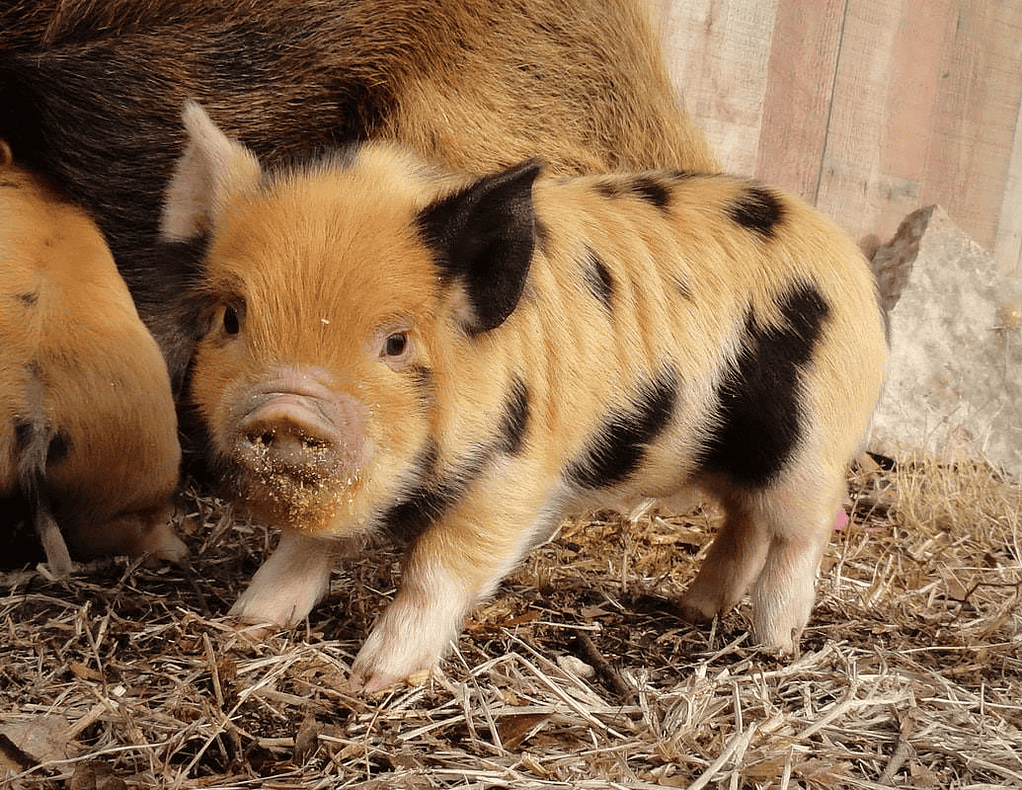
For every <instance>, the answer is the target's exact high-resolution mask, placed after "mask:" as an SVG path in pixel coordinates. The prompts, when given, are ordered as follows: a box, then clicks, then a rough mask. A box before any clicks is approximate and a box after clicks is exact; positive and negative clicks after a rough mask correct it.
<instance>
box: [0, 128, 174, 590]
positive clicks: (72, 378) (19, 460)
mask: <svg viewBox="0 0 1022 790" xmlns="http://www.w3.org/2000/svg"><path fill="white" fill-rule="evenodd" d="M180 457H181V451H180V448H179V445H178V439H177V417H176V414H175V408H174V402H173V399H172V397H171V393H170V379H169V377H168V375H167V369H166V365H165V364H164V362H163V356H162V355H161V353H160V350H159V348H158V347H157V345H156V342H155V341H154V340H153V338H152V336H151V335H150V334H149V332H148V331H147V330H146V328H145V326H144V325H143V324H142V322H141V321H140V320H139V317H138V314H137V313H136V311H135V307H134V305H133V304H132V300H131V296H130V294H129V293H128V289H127V286H125V284H124V281H123V280H122V279H121V276H120V275H119V274H118V272H117V268H116V267H115V265H114V260H113V257H111V255H110V250H109V249H108V248H107V245H106V242H105V241H104V240H103V236H102V234H101V233H100V231H99V228H97V227H96V225H95V223H94V222H93V221H92V220H91V219H90V218H89V217H88V216H87V215H86V214H85V213H84V212H83V211H81V210H80V209H78V208H76V207H74V206H72V205H70V204H68V203H67V202H65V201H64V200H63V199H62V198H61V197H60V196H58V195H57V194H56V193H54V192H53V191H52V190H51V189H49V188H48V187H47V186H46V185H45V184H44V183H43V182H42V181H40V180H39V179H37V178H36V177H35V176H33V175H31V174H30V173H28V172H26V171H24V170H22V169H20V168H18V167H17V166H16V165H15V164H13V163H12V162H11V155H10V149H9V148H8V147H7V146H6V144H5V143H3V142H2V141H0V508H2V510H3V512H4V524H3V528H4V529H5V530H8V531H9V530H14V529H16V528H17V525H16V524H15V523H11V519H12V514H14V513H18V514H25V515H27V516H28V517H30V518H31V520H32V522H33V524H34V527H35V529H36V531H37V532H38V534H39V537H40V539H41V541H42V544H43V548H44V549H45V551H46V557H47V560H48V562H49V564H50V569H51V571H52V572H54V573H55V574H57V575H66V574H67V573H69V572H70V571H71V569H72V555H73V556H75V557H77V558H79V559H88V558H91V557H97V556H103V555H109V554H131V555H136V556H140V555H143V554H150V555H153V556H154V557H159V558H164V559H171V560H180V559H181V558H182V557H183V556H184V555H185V553H186V549H185V545H184V544H183V543H182V542H181V540H180V539H179V538H178V537H177V536H176V535H175V534H174V531H173V528H172V525H171V516H172V515H173V505H172V503H171V497H172V496H173V494H174V490H175V487H176V485H177V479H178V465H179V463H180ZM5 537H6V536H5ZM69 547H70V550H69Z"/></svg>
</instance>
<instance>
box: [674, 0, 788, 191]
mask: <svg viewBox="0 0 1022 790" xmlns="http://www.w3.org/2000/svg"><path fill="white" fill-rule="evenodd" d="M777 2H778V0H765V1H764V0H729V2H721V1H720V0H695V1H694V2H684V3H680V2H673V3H670V5H668V6H667V7H666V9H665V13H666V21H665V28H664V29H665V34H664V35H665V39H664V46H665V49H666V52H667V56H668V65H669V67H670V69H671V78H672V79H673V81H674V83H675V84H676V85H678V86H679V90H680V91H681V92H682V93H683V94H684V97H685V106H686V108H687V109H688V112H689V113H690V114H691V115H692V116H693V118H694V119H695V120H696V122H697V123H698V124H699V125H700V126H701V127H702V129H703V131H704V132H705V133H706V136H707V138H708V139H709V141H710V145H711V146H712V147H713V150H714V152H715V153H716V154H717V156H718V158H719V160H720V162H721V166H722V167H723V168H724V169H725V170H727V171H729V172H733V173H739V174H742V175H753V174H754V172H755V169H756V151H757V149H758V146H759V134H760V126H761V123H762V118H763V95H764V93H765V91H766V71H767V60H768V58H769V55H770V39H771V32H772V29H773V20H774V14H775V10H776V7H777Z"/></svg>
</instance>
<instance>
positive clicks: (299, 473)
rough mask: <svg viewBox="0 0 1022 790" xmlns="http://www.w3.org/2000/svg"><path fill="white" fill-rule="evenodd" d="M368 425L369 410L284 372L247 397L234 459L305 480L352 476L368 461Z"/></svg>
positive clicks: (321, 385) (307, 378) (308, 377)
mask: <svg viewBox="0 0 1022 790" xmlns="http://www.w3.org/2000/svg"><path fill="white" fill-rule="evenodd" d="M367 423H368V414H367V409H366V408H365V406H364V405H363V404H361V403H359V402H358V401H357V400H356V399H354V398H352V397H351V396H350V395H347V394H346V393H343V392H338V391H336V390H334V389H333V388H331V387H329V386H327V385H325V384H324V383H322V381H321V380H320V379H319V378H318V377H316V376H314V375H309V374H303V373H302V372H301V371H300V370H295V369H285V370H283V371H281V372H279V373H278V375H275V376H272V377H270V378H268V379H267V380H266V381H264V382H263V383H262V384H261V385H260V386H258V387H256V388H254V389H253V390H252V391H250V392H249V394H248V397H247V398H246V400H245V404H244V407H243V413H242V414H241V416H240V419H239V420H238V422H237V427H236V433H235V447H234V449H235V454H236V457H237V459H238V460H239V461H240V462H241V463H242V464H244V465H245V466H248V467H250V468H251V469H253V470H254V471H267V470H272V471H273V472H274V473H276V474H288V475H291V476H293V477H297V478H301V479H304V480H315V479H321V478H328V477H334V476H337V475H339V474H344V473H348V474H350V473H351V472H353V471H355V470H357V469H358V468H360V467H361V466H362V465H363V464H364V463H365V461H366V458H367V455H368V448H367V442H366V429H367Z"/></svg>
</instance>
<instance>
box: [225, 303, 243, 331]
mask: <svg viewBox="0 0 1022 790" xmlns="http://www.w3.org/2000/svg"><path fill="white" fill-rule="evenodd" d="M223 325H224V332H226V333H227V334H228V335H236V334H238V332H240V331H241V319H240V318H239V317H238V311H237V310H235V309H234V308H233V307H225V308H224V318H223Z"/></svg>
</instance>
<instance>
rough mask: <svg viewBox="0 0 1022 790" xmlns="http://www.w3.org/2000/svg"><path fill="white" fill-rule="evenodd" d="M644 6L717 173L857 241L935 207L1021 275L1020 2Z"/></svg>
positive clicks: (689, 1) (822, 0) (728, 1)
mask: <svg viewBox="0 0 1022 790" xmlns="http://www.w3.org/2000/svg"><path fill="white" fill-rule="evenodd" d="M652 2H653V3H654V18H655V20H656V22H657V23H658V25H659V32H660V34H661V37H662V39H663V42H664V46H665V49H666V54H667V59H668V63H669V65H670V68H671V73H672V76H673V78H674V80H675V83H676V85H677V86H678V89H679V91H680V92H681V93H682V95H683V96H684V99H685V105H686V108H687V109H688V111H689V113H690V115H691V116H692V117H693V118H694V119H695V121H696V122H697V123H698V124H699V125H700V126H701V127H702V128H703V129H704V131H705V132H706V134H707V136H708V137H709V139H710V142H711V144H712V145H713V147H714V149H715V150H716V152H717V154H718V156H719V157H720V160H721V163H722V165H723V166H724V168H725V169H727V170H730V171H732V172H736V173H741V174H743V175H751V176H755V177H757V178H761V179H764V180H767V181H771V182H774V183H777V184H779V185H781V186H784V187H787V188H788V189H791V190H794V191H795V192H797V193H798V194H800V195H802V196H803V197H804V198H806V199H807V200H808V201H809V202H811V203H813V204H814V205H816V206H817V207H819V208H820V209H821V210H822V211H824V212H825V213H826V214H828V215H830V216H831V217H833V218H834V219H836V220H837V221H838V222H839V223H840V224H841V225H842V226H843V227H845V229H846V230H848V231H849V232H851V233H852V235H853V236H855V237H856V238H858V239H862V238H864V237H867V236H869V235H875V236H877V237H878V238H879V239H880V240H886V239H887V238H889V237H890V236H891V234H892V233H893V232H894V230H895V229H896V228H897V226H898V223H899V222H900V221H901V220H902V218H903V217H904V216H905V215H906V214H907V213H909V212H910V211H912V210H914V209H916V208H918V207H919V206H923V205H928V204H931V203H939V204H941V205H942V206H944V208H945V209H947V211H948V213H949V214H950V215H951V217H952V218H953V219H954V220H955V222H956V223H957V224H958V225H959V226H960V227H961V228H962V229H963V230H964V231H965V232H966V233H968V234H969V235H970V236H971V237H972V238H973V239H974V240H975V241H977V242H979V243H980V244H981V245H983V246H984V247H985V248H986V249H987V250H989V251H991V252H992V253H993V254H994V255H995V257H996V259H997V261H998V264H999V266H1000V268H1001V269H1002V270H1003V271H1005V272H1010V271H1015V272H1016V273H1018V272H1020V271H1022V266H1020V263H1022V113H1020V105H1022V0H1006V1H1005V2H996V0H987V1H986V2H983V0H971V1H970V0H922V2H920V1H919V0H652ZM1020 276H1022V275H1020Z"/></svg>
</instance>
